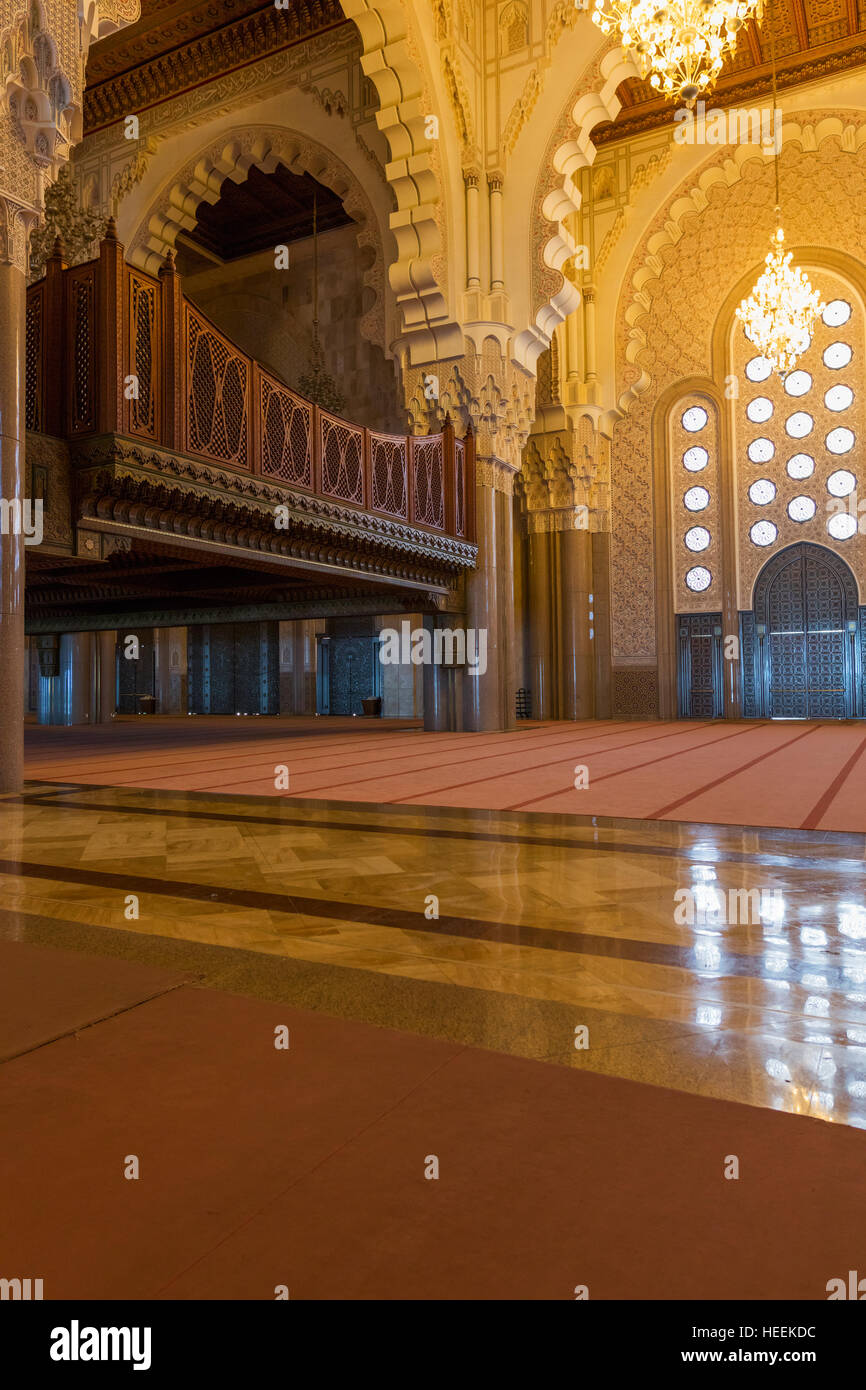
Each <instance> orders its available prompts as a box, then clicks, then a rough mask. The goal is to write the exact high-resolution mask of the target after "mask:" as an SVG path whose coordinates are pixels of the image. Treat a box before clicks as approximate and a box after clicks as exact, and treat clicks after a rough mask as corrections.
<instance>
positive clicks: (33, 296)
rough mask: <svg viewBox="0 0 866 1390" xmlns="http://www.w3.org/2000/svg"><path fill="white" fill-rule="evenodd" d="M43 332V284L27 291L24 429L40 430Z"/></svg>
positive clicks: (42, 404) (43, 409)
mask: <svg viewBox="0 0 866 1390" xmlns="http://www.w3.org/2000/svg"><path fill="white" fill-rule="evenodd" d="M44 332H45V286H44V284H42V285H36V286H35V287H34V288H33V289H32V290H28V291H27V347H26V351H25V395H24V401H25V405H24V423H25V426H26V428H27V429H28V430H37V431H38V430H41V429H42V425H43V421H44V412H45V407H44V402H43V396H42V346H43V334H44Z"/></svg>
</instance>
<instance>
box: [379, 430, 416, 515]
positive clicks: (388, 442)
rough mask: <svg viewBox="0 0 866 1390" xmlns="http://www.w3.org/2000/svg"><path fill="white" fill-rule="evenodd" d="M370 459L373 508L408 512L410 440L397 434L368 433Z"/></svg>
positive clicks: (393, 513)
mask: <svg viewBox="0 0 866 1390" xmlns="http://www.w3.org/2000/svg"><path fill="white" fill-rule="evenodd" d="M370 462H371V480H372V497H371V499H370V506H371V507H372V509H373V511H374V512H386V513H387V514H388V516H401V517H404V518H406V519H408V516H409V441H408V440H407V439H406V436H405V435H400V434H371V435H370Z"/></svg>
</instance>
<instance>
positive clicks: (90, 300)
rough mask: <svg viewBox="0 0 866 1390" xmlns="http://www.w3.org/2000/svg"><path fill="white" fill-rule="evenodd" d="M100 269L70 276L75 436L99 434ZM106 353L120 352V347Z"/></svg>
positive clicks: (91, 264) (89, 267)
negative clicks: (98, 320)
mask: <svg viewBox="0 0 866 1390" xmlns="http://www.w3.org/2000/svg"><path fill="white" fill-rule="evenodd" d="M96 269H97V263H96V262H95V261H88V262H87V264H86V265H80V266H75V267H74V268H73V269H72V270H68V271H67V272H66V294H67V301H66V302H67V320H66V331H67V359H66V360H67V362H68V364H69V372H70V376H69V393H68V417H67V418H68V422H69V425H68V428H69V434H70V435H72V436H75V435H79V434H93V433H94V432H95V430H96V426H97V420H96V408H97V401H96ZM106 350H107V351H111V352H117V351H119V345H118V344H113V343H112V344H107V345H106Z"/></svg>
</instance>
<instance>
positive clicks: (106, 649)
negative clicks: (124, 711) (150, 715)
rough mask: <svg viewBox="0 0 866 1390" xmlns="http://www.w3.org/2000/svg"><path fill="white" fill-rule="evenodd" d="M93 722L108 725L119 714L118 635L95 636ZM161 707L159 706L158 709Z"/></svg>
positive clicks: (111, 633)
mask: <svg viewBox="0 0 866 1390" xmlns="http://www.w3.org/2000/svg"><path fill="white" fill-rule="evenodd" d="M93 668H94V675H95V680H94V683H93V684H94V690H93V695H94V700H93V711H92V713H93V721H94V723H96V724H107V723H108V722H109V721H110V720H111V719H113V718H114V716H115V714H116V713H117V633H116V632H96V633H94V635H93ZM159 708H161V706H159V705H158V706H157V709H159Z"/></svg>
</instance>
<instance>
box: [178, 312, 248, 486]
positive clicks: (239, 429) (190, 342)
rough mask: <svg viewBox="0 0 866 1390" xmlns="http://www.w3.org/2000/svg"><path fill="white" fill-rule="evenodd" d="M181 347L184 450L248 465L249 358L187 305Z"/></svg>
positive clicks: (222, 461) (225, 461)
mask: <svg viewBox="0 0 866 1390" xmlns="http://www.w3.org/2000/svg"><path fill="white" fill-rule="evenodd" d="M185 346H186V427H187V446H188V448H189V449H191V450H192V451H193V452H194V453H197V454H204V455H205V456H206V457H207V458H211V459H216V460H218V461H219V462H221V463H235V464H240V465H242V466H243V467H248V466H249V396H250V363H249V360H248V359H247V358H245V357H242V356H241V355H240V353H239V352H238V351H237V350H236V349H235V347H234V346H233V345H232V343H230V342H229V340H228V338H224V337H223V335H222V334H221V333H219V332H218V331H217V330H216V329H215V328H213V327H212V326H211V325H210V324H209V323H208V321H207V319H205V318H203V317H202V315H201V314H199V313H197V312H196V310H195V309H193V307H192V305H191V304H189V303H187V305H186V327H185Z"/></svg>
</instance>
